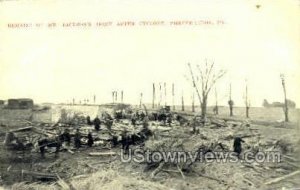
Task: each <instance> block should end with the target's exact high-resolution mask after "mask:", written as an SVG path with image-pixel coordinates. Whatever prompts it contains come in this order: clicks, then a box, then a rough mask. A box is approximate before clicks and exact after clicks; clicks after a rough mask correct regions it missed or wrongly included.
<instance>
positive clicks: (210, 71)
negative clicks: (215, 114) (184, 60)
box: [188, 60, 226, 118]
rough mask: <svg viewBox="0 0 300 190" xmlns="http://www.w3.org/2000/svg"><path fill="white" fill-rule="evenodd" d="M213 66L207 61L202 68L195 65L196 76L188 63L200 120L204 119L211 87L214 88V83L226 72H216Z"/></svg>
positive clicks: (212, 63)
mask: <svg viewBox="0 0 300 190" xmlns="http://www.w3.org/2000/svg"><path fill="white" fill-rule="evenodd" d="M214 65H215V64H214V62H211V63H208V62H207V60H205V65H204V66H203V67H200V65H197V71H198V72H197V73H198V75H196V74H195V73H194V72H193V69H192V66H191V64H190V63H188V66H189V70H190V75H191V79H192V83H193V86H194V88H195V90H196V93H197V96H198V99H199V101H200V107H201V116H202V118H205V117H206V111H207V100H208V95H209V92H210V90H211V89H212V87H214V85H215V84H216V82H217V81H218V80H219V79H220V78H221V77H223V76H224V74H225V73H226V71H224V70H219V71H216V69H215V67H214Z"/></svg>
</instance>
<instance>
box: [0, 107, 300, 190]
mask: <svg viewBox="0 0 300 190" xmlns="http://www.w3.org/2000/svg"><path fill="white" fill-rule="evenodd" d="M177 109H179V108H177ZM62 110H67V112H68V113H69V114H71V115H72V114H73V115H74V114H75V115H76V114H81V115H83V116H87V115H89V116H91V118H94V117H95V116H96V115H100V114H101V113H103V111H107V112H109V113H111V112H112V109H111V108H108V107H105V106H68V105H55V106H53V107H52V108H51V109H50V110H46V111H38V112H32V111H30V110H5V109H0V124H1V125H0V134H1V139H0V140H1V141H3V140H4V136H5V133H6V132H7V131H9V130H13V129H19V128H21V127H26V126H39V127H40V128H41V129H43V130H44V131H45V130H48V131H49V132H50V131H56V129H55V127H59V126H55V127H52V126H53V124H55V123H57V122H58V120H59V119H60V116H61V112H62ZM148 111H149V110H148ZM209 112H210V113H212V111H211V109H209ZM219 112H220V115H219V116H214V115H211V116H210V121H211V122H210V123H208V124H206V125H205V126H202V127H200V128H199V133H196V134H194V133H192V132H191V127H189V126H187V125H183V126H179V124H178V123H177V122H175V121H174V122H173V123H172V124H171V127H169V126H164V125H163V124H162V123H160V122H157V121H150V122H149V125H150V126H149V128H150V129H151V130H152V131H153V132H154V136H153V137H151V138H150V139H149V140H147V141H146V142H145V145H143V146H142V148H145V147H147V148H150V149H151V148H153V149H155V148H156V146H158V145H157V144H159V146H161V145H164V146H166V147H168V148H170V149H173V148H179V147H180V146H178V147H177V146H176V147H175V146H174V144H173V143H171V144H170V143H169V142H170V141H172V142H173V141H174V142H175V141H176V143H179V144H180V143H181V145H182V147H181V148H182V149H183V150H185V151H193V150H195V148H196V149H197V148H199V147H205V148H208V147H210V148H212V145H218V144H220V143H221V144H222V145H223V147H224V149H225V150H227V151H230V150H232V144H233V139H234V137H236V136H240V137H243V139H244V141H245V143H244V144H243V147H244V150H249V151H254V149H255V150H258V149H259V151H278V152H280V153H281V155H282V157H281V158H282V159H281V162H279V163H273V162H272V163H270V162H262V163H258V162H251V163H250V162H244V161H242V162H235V163H230V162H220V163H218V162H216V161H213V162H209V161H205V162H200V161H199V162H195V163H193V165H192V167H191V168H192V170H184V169H185V168H184V166H183V165H178V164H174V163H172V164H164V165H163V166H161V167H160V166H158V165H154V166H152V167H149V165H148V164H147V163H136V162H130V163H124V162H122V161H121V155H120V150H121V147H120V145H118V146H116V147H112V146H111V145H110V143H106V142H105V141H104V142H103V141H101V142H102V143H100V144H99V145H97V146H94V147H87V146H83V147H81V148H79V149H78V150H76V149H75V150H74V149H72V151H71V153H70V152H69V151H61V152H60V153H59V156H58V157H55V154H54V153H51V150H49V152H48V153H47V154H46V158H44V159H41V156H40V153H39V152H38V151H31V152H22V151H21V152H15V151H9V150H6V149H5V147H4V146H3V144H1V154H0V161H1V164H0V166H1V167H0V176H1V180H2V181H1V183H2V184H1V185H2V186H3V188H8V189H99V188H101V189H187V190H189V189H282V188H287V189H288V188H297V187H299V186H300V183H299V180H298V179H299V174H297V173H295V174H294V175H291V176H287V177H286V175H289V174H293V172H298V170H299V167H298V166H299V163H300V148H299V147H300V146H299V145H300V137H299V134H300V127H299V118H300V117H299V114H300V112H299V110H298V109H293V110H290V120H291V122H288V123H285V122H282V120H283V111H282V109H280V108H251V109H250V117H251V118H250V119H246V118H245V117H244V108H235V110H234V113H235V116H234V117H228V108H227V107H221V108H220V110H219ZM179 114H182V115H184V116H185V117H186V118H187V119H188V120H191V119H192V115H193V114H194V113H192V112H190V110H189V109H187V110H186V111H185V112H179ZM224 118H225V120H228V121H227V122H224ZM216 121H217V122H216ZM213 122H216V123H220V124H221V126H220V125H218V124H214V123H213ZM126 123H127V121H126V120H121V121H115V123H114V125H113V126H112V130H113V131H119V130H120V129H124V127H128V129H127V130H131V129H132V127H131V126H130V125H128V124H126ZM223 124H224V126H223ZM245 124H250V126H248V127H246V126H245ZM78 126H79V128H80V129H81V130H83V129H88V130H93V127H92V126H87V125H85V124H83V125H82V124H80V125H78ZM78 126H77V125H74V126H73V127H76V128H77V127H78ZM62 127H64V126H62ZM139 127H141V126H139V125H138V126H137V127H136V129H138V128H139ZM101 128H102V129H103V130H101V131H100V132H95V131H93V133H96V134H97V135H99V136H101V137H103V136H105V135H106V134H107V129H106V126H103V125H101ZM136 129H135V130H136ZM30 134H31V133H30ZM99 142H100V141H99ZM131 148H132V149H137V148H141V145H139V144H138V145H133V146H131ZM182 149H180V150H182ZM218 150H219V149H218V147H216V146H213V148H212V151H216V152H217V151H218ZM93 152H94V153H105V152H106V153H107V152H113V153H115V154H111V155H108V156H105V155H104V156H103V155H98V156H97V155H96V156H91V155H90V153H93ZM22 170H25V171H35V172H41V173H48V174H55V175H56V174H57V175H58V176H59V178H58V180H47V181H45V180H43V181H41V180H39V179H36V178H35V177H32V176H30V175H22V172H21V171H22ZM156 172H157V173H156ZM279 177H284V178H283V179H279ZM274 179H277V180H278V181H272V180H274Z"/></svg>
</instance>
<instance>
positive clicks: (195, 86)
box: [188, 63, 202, 104]
mask: <svg viewBox="0 0 300 190" xmlns="http://www.w3.org/2000/svg"><path fill="white" fill-rule="evenodd" d="M188 66H189V69H190V73H191V77H192V81H193V85H194V88H195V89H196V92H197V95H198V98H199V101H200V104H202V99H201V95H200V92H199V90H198V87H197V85H196V82H195V78H194V73H193V71H192V67H191V64H190V63H188Z"/></svg>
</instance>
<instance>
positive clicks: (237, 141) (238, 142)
mask: <svg viewBox="0 0 300 190" xmlns="http://www.w3.org/2000/svg"><path fill="white" fill-rule="evenodd" d="M242 142H245V141H244V140H243V139H242V138H241V137H235V138H234V141H233V151H234V152H235V153H237V155H238V157H240V154H241V152H242Z"/></svg>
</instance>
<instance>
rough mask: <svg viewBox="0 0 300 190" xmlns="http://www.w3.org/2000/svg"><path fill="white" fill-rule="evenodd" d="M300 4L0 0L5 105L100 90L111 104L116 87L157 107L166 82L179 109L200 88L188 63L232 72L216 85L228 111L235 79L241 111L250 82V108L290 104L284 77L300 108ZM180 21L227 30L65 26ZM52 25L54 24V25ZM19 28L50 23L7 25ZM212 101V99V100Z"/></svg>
mask: <svg viewBox="0 0 300 190" xmlns="http://www.w3.org/2000/svg"><path fill="white" fill-rule="evenodd" d="M256 5H260V6H259V8H258V6H256ZM299 7H300V6H299V1H298V0H277V1H276V0H274V1H259V0H257V1H256V0H229V1H226V3H225V2H223V1H212V0H210V1H201V2H199V1H183V0H182V1H179V0H172V1H164V3H162V2H161V1H158V0H155V1H154V0H150V1H141V0H136V1H129V0H127V1H117V0H114V1H89V3H87V1H85V0H72V1H71V0H68V1H66V0H60V1H58V0H57V1H53V0H52V1H50V0H47V1H2V2H1V3H0V99H8V98H22V97H29V98H33V99H34V100H35V101H36V102H55V103H59V102H71V100H72V98H73V97H74V98H75V100H76V101H79V100H83V99H84V98H89V99H90V101H91V100H92V97H93V95H94V94H95V95H96V96H97V103H105V102H111V101H112V100H111V99H112V98H111V91H113V90H124V101H125V102H128V103H138V102H139V94H140V93H141V92H143V94H144V102H151V100H152V83H153V82H155V83H156V84H158V83H164V82H166V83H167V101H168V103H171V102H172V99H171V84H172V83H174V84H175V98H176V99H175V103H176V104H180V101H181V99H180V97H181V95H182V94H183V95H184V97H185V99H186V103H187V104H189V103H190V97H191V95H192V92H193V89H192V85H191V83H190V82H188V81H187V80H186V79H185V77H184V75H188V74H189V72H188V67H187V63H191V64H192V65H194V66H195V65H196V64H199V65H200V66H201V67H202V66H203V65H204V63H205V59H207V60H208V61H214V62H215V65H216V68H217V69H225V70H227V73H226V75H225V76H224V77H223V78H222V79H220V80H219V82H218V83H217V90H218V95H219V103H220V104H224V105H227V101H228V92H229V84H230V83H232V97H233V100H234V101H235V104H236V105H239V106H243V105H244V101H243V95H244V91H245V79H246V78H247V80H248V84H249V97H250V99H251V105H252V106H261V104H262V101H263V99H268V100H269V101H270V102H272V101H283V92H282V86H281V81H280V77H279V76H280V73H284V74H285V75H286V83H287V94H288V98H289V99H292V100H294V101H296V103H297V104H298V105H300V96H299V94H300V90H299V83H298V82H299V81H300V80H299V70H300V67H299V66H300V65H299V63H300V54H299V47H300V35H299V34H300V24H299V18H300V14H299V10H300V9H299ZM180 20H191V21H199V20H210V21H212V22H214V23H215V22H216V20H222V21H224V22H225V24H219V25H216V24H215V25H197V26H170V25H168V24H165V25H163V26H139V25H136V26H134V27H130V26H129V27H119V26H116V25H114V24H113V25H112V26H110V27H96V26H94V25H93V26H91V27H71V28H63V27H62V26H61V25H62V24H63V23H69V22H91V23H92V24H94V23H95V22H104V21H111V22H113V23H116V22H121V21H134V22H136V23H139V22H140V21H165V22H166V23H168V22H169V21H180ZM52 22H55V23H57V27H56V28H48V27H47V23H52ZM12 23H13V24H15V23H33V24H34V23H43V25H42V27H40V28H36V27H31V28H8V24H12ZM195 72H196V70H195ZM157 88H158V87H157ZM157 91H158V89H157ZM212 93H214V91H212ZM158 96H159V95H158V94H157V97H158ZM157 99H159V98H157ZM163 101H164V100H163ZM214 101H215V97H214V94H212V95H211V97H210V98H209V104H212V103H213V102H214ZM197 102H198V101H197Z"/></svg>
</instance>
